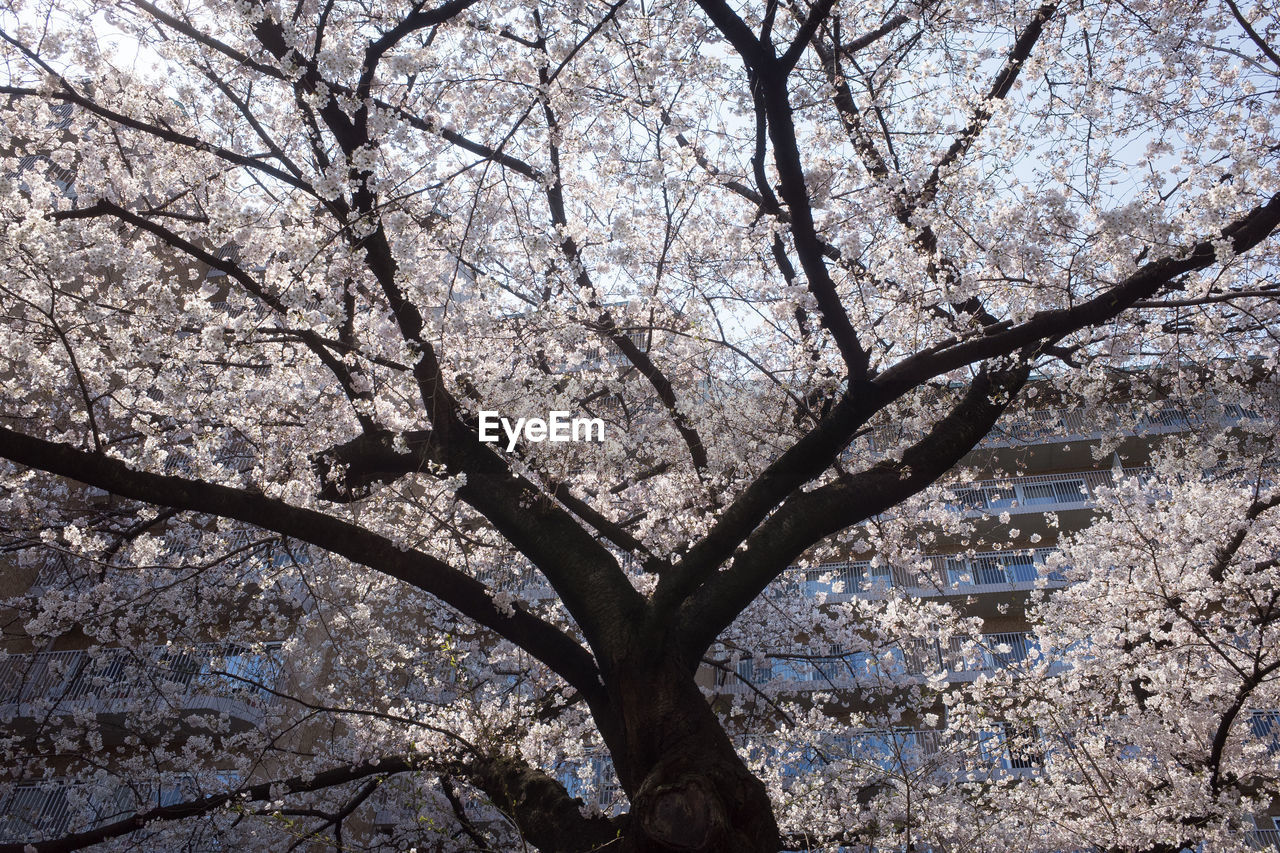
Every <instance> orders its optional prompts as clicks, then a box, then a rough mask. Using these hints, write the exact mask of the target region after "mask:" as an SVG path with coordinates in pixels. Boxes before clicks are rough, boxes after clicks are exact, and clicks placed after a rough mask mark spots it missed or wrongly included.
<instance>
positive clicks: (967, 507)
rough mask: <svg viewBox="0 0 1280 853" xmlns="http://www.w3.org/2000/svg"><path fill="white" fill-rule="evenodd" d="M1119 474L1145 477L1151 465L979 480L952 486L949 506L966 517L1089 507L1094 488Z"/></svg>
mask: <svg viewBox="0 0 1280 853" xmlns="http://www.w3.org/2000/svg"><path fill="white" fill-rule="evenodd" d="M1117 473H1119V475H1120V477H1122V478H1128V477H1138V478H1140V479H1141V478H1144V477H1147V476H1148V475H1149V474H1150V473H1151V469H1150V468H1145V467H1143V468H1123V469H1120V470H1119V471H1118V472H1117V471H1116V470H1115V469H1112V470H1106V471H1078V472H1072V473H1067V474H1039V475H1035V476H1028V477H1002V478H999V479H994V480H978V481H976V482H973V483H968V484H965V485H958V486H954V487H952V495H953V497H952V499H951V500H949V501H948V502H947V506H949V507H950V508H951V509H953V510H956V511H959V512H963V513H964V514H965V515H966V516H968V517H971V518H972V517H978V516H984V515H993V514H1000V513H1005V512H1007V513H1009V514H1010V515H1018V514H1023V513H1042V512H1061V511H1063V510H1070V509H1088V508H1090V507H1092V506H1093V505H1094V501H1095V498H1096V490H1097V489H1099V488H1103V487H1110V486H1114V485H1115V483H1116V480H1117V477H1116V474H1117Z"/></svg>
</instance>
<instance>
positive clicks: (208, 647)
mask: <svg viewBox="0 0 1280 853" xmlns="http://www.w3.org/2000/svg"><path fill="white" fill-rule="evenodd" d="M280 674H281V667H280V661H279V650H278V647H276V646H268V647H267V648H265V649H263V650H260V651H256V650H252V649H250V648H248V647H245V646H240V645H235V644H214V643H209V644H202V645H197V646H194V647H188V648H176V647H167V646H157V647H151V648H147V649H141V650H133V649H119V648H110V649H99V650H97V651H95V652H88V651H82V650H74V651H58V652H37V653H35V654H29V655H10V656H6V657H0V709H3V708H5V707H8V708H9V709H10V713H18V714H21V708H22V706H25V705H31V704H45V705H48V706H49V707H51V708H55V709H58V710H62V711H67V712H70V711H90V712H96V713H116V712H122V711H126V710H129V709H133V708H137V709H142V708H146V707H164V706H165V705H166V704H167V705H168V706H172V707H178V708H186V709H197V708H198V709H207V710H214V711H226V712H228V713H233V714H235V713H236V712H243V711H245V710H258V711H260V710H261V709H262V708H263V707H265V706H266V705H269V704H271V703H272V702H273V701H274V698H275V696H274V694H273V693H271V692H270V691H269V690H268V689H267V688H269V687H271V686H273V685H274V684H276V683H277V682H278V680H279V678H280Z"/></svg>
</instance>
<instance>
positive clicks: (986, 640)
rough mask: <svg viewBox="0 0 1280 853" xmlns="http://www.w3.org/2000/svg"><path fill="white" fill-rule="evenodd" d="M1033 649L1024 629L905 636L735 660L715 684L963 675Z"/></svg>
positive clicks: (821, 685)
mask: <svg viewBox="0 0 1280 853" xmlns="http://www.w3.org/2000/svg"><path fill="white" fill-rule="evenodd" d="M1038 653H1039V644H1038V643H1037V641H1036V638H1035V636H1034V635H1032V634H1029V633H1025V632H1011V633H1010V632H1006V633H992V634H979V635H977V636H976V637H971V638H968V637H961V638H954V639H953V640H951V642H950V643H948V644H947V645H946V646H942V645H940V644H939V643H937V642H935V641H932V640H907V641H904V642H901V643H899V644H897V645H895V646H890V647H887V648H883V649H878V650H874V651H857V652H839V651H831V652H828V653H823V652H817V651H807V650H796V651H794V652H778V653H770V654H766V655H765V656H764V657H763V658H747V659H744V660H740V661H739V662H738V664H737V666H736V668H735V669H733V670H731V671H728V672H726V671H723V670H721V671H719V672H717V675H716V683H717V688H716V689H717V690H721V691H723V692H727V693H752V692H754V691H755V690H756V689H758V688H760V687H762V686H765V685H767V686H768V687H769V688H772V689H778V690H795V691H805V690H824V689H840V688H845V687H851V686H853V685H854V684H856V683H857V682H859V681H861V680H865V679H868V678H885V677H888V678H895V677H917V676H921V675H925V674H928V673H931V672H938V671H941V672H943V673H944V674H945V676H946V677H947V679H948V680H952V681H968V680H972V679H973V678H975V677H976V676H977V675H978V674H979V673H993V672H997V671H999V670H1003V669H1011V668H1017V667H1021V666H1022V665H1023V664H1024V663H1026V662H1027V661H1028V660H1030V659H1032V658H1034V657H1035V656H1036V655H1038Z"/></svg>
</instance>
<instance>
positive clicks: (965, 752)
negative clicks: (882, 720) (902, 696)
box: [736, 728, 1044, 785]
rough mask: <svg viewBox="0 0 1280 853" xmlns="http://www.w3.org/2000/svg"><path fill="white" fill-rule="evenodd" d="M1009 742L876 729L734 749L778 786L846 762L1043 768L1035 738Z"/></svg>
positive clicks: (910, 767) (890, 766)
mask: <svg viewBox="0 0 1280 853" xmlns="http://www.w3.org/2000/svg"><path fill="white" fill-rule="evenodd" d="M1017 740H1018V741H1019V742H1017V743H1011V739H1010V737H1009V735H1008V733H1007V732H1006V731H1005V729H1004V728H993V729H990V730H986V731H981V732H959V731H954V730H947V729H890V730H885V729H879V730H861V731H848V732H841V733H838V734H828V735H825V736H823V737H820V738H818V739H817V740H815V741H813V742H809V743H803V744H799V743H796V744H788V743H784V742H783V741H782V739H780V738H778V737H775V736H772V735H750V736H746V737H739V738H737V739H736V744H737V746H738V748H739V750H740V751H742V752H744V753H746V757H747V759H748V760H749V761H756V762H759V761H762V760H763V761H764V762H766V763H768V764H769V765H771V766H774V767H779V768H781V770H782V775H783V780H784V785H786V784H787V782H788V780H794V779H798V778H800V777H801V776H803V775H804V774H806V773H808V772H810V771H812V770H814V769H816V768H817V767H819V766H821V765H824V764H831V763H834V762H838V761H849V762H853V763H855V764H858V765H861V766H863V767H867V768H878V769H879V770H880V771H882V772H884V773H890V774H893V773H903V772H914V771H916V770H918V769H920V768H922V767H926V766H933V767H934V768H935V769H936V770H937V771H939V772H942V773H945V774H948V775H952V774H956V773H975V774H982V775H987V774H992V773H997V772H1002V773H1006V774H1008V773H1014V774H1018V775H1023V774H1026V773H1028V772H1031V771H1034V770H1035V769H1036V768H1038V767H1040V766H1041V765H1042V764H1043V763H1044V754H1043V745H1042V744H1041V743H1040V741H1039V739H1038V738H1036V737H1023V738H1020V739H1017Z"/></svg>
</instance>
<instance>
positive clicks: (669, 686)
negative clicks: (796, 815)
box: [605, 651, 781, 853]
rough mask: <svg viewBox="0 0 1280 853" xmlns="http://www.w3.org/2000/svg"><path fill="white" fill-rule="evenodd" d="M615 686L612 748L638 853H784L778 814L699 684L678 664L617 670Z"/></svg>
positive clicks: (644, 659)
mask: <svg viewBox="0 0 1280 853" xmlns="http://www.w3.org/2000/svg"><path fill="white" fill-rule="evenodd" d="M610 670H611V673H610V675H611V676H612V677H610V675H606V678H605V681H606V684H608V685H610V686H609V688H608V690H609V693H610V696H611V699H612V704H613V706H614V709H615V713H616V714H617V715H618V717H619V718H620V722H621V725H620V727H619V728H620V729H621V733H622V734H621V737H622V739H623V742H622V743H620V744H610V748H611V750H612V752H613V756H614V764H615V767H616V769H617V772H618V778H619V781H620V782H621V783H622V786H623V789H624V790H626V792H627V794H628V795H629V796H630V798H631V816H630V827H629V832H628V836H629V837H628V839H627V841H628V844H627V847H626V848H625V849H627V850H629V851H634V853H669V851H681V852H682V853H777V850H778V849H779V846H780V843H781V842H780V838H779V834H778V825H777V823H776V821H775V820H774V817H773V805H772V803H771V802H770V800H769V796H768V793H767V791H766V789H765V786H764V784H763V783H762V782H761V781H760V780H759V779H757V778H756V777H755V776H754V775H753V774H752V773H751V771H750V770H748V769H747V767H746V765H745V764H744V763H743V762H742V759H741V758H740V757H739V756H738V753H737V751H736V750H735V749H734V747H733V743H732V742H731V741H730V740H729V737H728V735H726V734H725V731H724V728H723V727H722V726H721V724H720V721H719V720H718V719H717V718H716V715H715V713H714V712H713V711H712V709H711V706H710V705H709V704H708V703H707V700H706V698H705V697H704V696H703V695H702V691H701V690H699V689H698V686H697V684H696V683H695V682H694V680H693V678H692V676H691V668H689V667H687V666H685V665H684V664H683V663H682V662H680V661H679V660H678V659H677V658H675V656H673V655H669V654H668V655H664V656H662V657H657V658H654V657H652V652H643V651H642V652H640V653H639V654H638V655H637V656H636V657H635V658H631V659H627V660H622V661H618V662H617V663H616V664H615V665H614V666H613V667H610Z"/></svg>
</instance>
